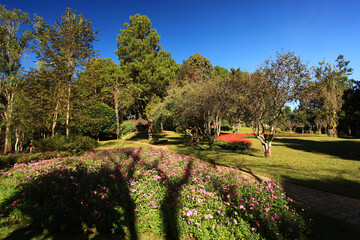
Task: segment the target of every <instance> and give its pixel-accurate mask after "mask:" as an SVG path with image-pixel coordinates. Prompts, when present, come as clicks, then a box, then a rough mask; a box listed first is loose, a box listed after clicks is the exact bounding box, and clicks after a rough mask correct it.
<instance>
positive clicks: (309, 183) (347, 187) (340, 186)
mask: <svg viewBox="0 0 360 240" xmlns="http://www.w3.org/2000/svg"><path fill="white" fill-rule="evenodd" d="M282 182H285V183H286V182H291V183H293V184H297V185H300V186H306V187H309V188H314V189H318V190H321V191H325V192H330V193H335V194H339V195H342V196H346V197H350V198H355V199H359V200H360V191H357V190H356V189H360V183H358V182H354V181H350V180H347V179H344V178H340V177H336V178H324V179H321V180H315V179H313V180H309V179H308V180H303V179H295V178H291V177H288V176H283V177H282ZM284 189H285V190H287V189H286V184H284ZM290 197H291V196H290Z"/></svg>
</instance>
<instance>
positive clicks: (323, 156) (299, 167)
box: [169, 137, 360, 199]
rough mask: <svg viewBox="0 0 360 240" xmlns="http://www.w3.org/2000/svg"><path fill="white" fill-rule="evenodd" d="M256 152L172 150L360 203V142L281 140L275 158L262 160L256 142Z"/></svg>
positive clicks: (324, 139)
mask: <svg viewBox="0 0 360 240" xmlns="http://www.w3.org/2000/svg"><path fill="white" fill-rule="evenodd" d="M251 140H252V141H253V143H254V149H253V151H250V152H248V153H245V154H244V153H236V152H230V151H226V150H222V149H220V148H215V150H214V151H209V150H207V149H206V148H205V150H203V149H204V147H203V148H202V149H201V148H195V147H190V146H175V145H174V146H169V149H171V150H172V151H175V152H177V153H180V154H185V155H191V156H194V157H197V158H200V159H203V160H206V161H209V162H212V163H214V164H219V165H224V166H231V167H235V168H238V169H240V170H242V171H245V172H247V173H250V174H253V175H261V176H266V177H271V178H277V179H279V180H280V181H288V182H292V183H296V184H300V185H304V186H308V187H312V188H316V189H320V190H324V191H328V192H333V193H337V194H340V195H344V196H348V197H353V198H357V199H360V191H356V189H360V177H359V176H360V140H359V139H356V140H355V139H351V140H350V139H335V138H329V137H306V138H298V137H296V138H295V137H294V138H278V139H275V140H274V142H273V147H272V157H270V158H265V157H263V152H262V150H261V144H260V142H259V140H257V139H251Z"/></svg>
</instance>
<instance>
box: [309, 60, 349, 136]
mask: <svg viewBox="0 0 360 240" xmlns="http://www.w3.org/2000/svg"><path fill="white" fill-rule="evenodd" d="M336 63H337V64H336V65H335V66H334V65H332V64H330V63H325V61H323V62H320V63H319V64H320V66H319V67H317V68H316V70H315V77H316V80H317V82H316V86H317V88H316V100H317V101H318V102H319V103H320V104H321V111H322V112H323V113H324V115H325V117H326V125H327V129H328V134H329V135H330V136H331V137H336V136H337V125H338V121H339V115H340V112H341V106H342V104H343V95H344V91H345V90H347V89H349V88H350V87H351V83H352V82H351V81H350V80H349V78H348V76H349V75H351V74H352V71H353V70H352V69H351V68H349V67H348V65H349V63H350V61H345V60H344V56H343V55H339V57H338V58H337V59H336Z"/></svg>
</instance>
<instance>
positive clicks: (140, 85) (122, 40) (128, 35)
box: [115, 14, 177, 139]
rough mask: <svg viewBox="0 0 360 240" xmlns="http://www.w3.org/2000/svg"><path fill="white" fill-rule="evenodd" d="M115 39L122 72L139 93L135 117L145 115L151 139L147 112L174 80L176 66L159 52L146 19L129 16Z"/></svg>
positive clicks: (159, 47) (166, 54)
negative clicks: (127, 21)
mask: <svg viewBox="0 0 360 240" xmlns="http://www.w3.org/2000/svg"><path fill="white" fill-rule="evenodd" d="M124 27H125V28H124V29H121V30H120V34H119V35H118V37H117V47H118V48H117V50H116V51H115V53H116V54H117V56H118V58H119V61H120V67H121V69H122V71H124V72H126V73H127V74H128V76H129V78H130V80H131V85H132V86H134V87H135V88H136V89H138V90H139V91H140V94H139V96H138V97H137V98H136V101H135V105H134V109H135V111H136V115H138V116H139V115H146V116H147V119H148V121H149V127H148V133H149V139H151V138H152V134H151V131H152V121H151V119H150V115H149V113H150V110H151V108H152V107H153V106H154V103H156V102H157V101H159V99H162V98H163V97H164V96H165V94H166V87H167V86H168V85H169V83H170V82H172V81H173V80H174V79H175V76H176V71H177V65H176V63H175V61H174V59H173V58H172V57H171V55H170V53H168V52H166V51H165V50H162V47H161V45H160V44H159V42H160V36H159V35H158V33H157V31H156V30H155V29H154V28H152V26H151V22H150V19H149V18H148V17H147V16H141V15H139V14H136V15H135V16H130V19H129V23H125V24H124Z"/></svg>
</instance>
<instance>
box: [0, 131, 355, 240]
mask: <svg viewBox="0 0 360 240" xmlns="http://www.w3.org/2000/svg"><path fill="white" fill-rule="evenodd" d="M242 132H249V129H246V128H243V129H242ZM156 137H159V138H162V139H166V140H167V141H168V142H167V143H166V144H164V145H165V146H166V147H168V148H169V149H171V150H172V151H175V152H177V153H181V154H186V155H191V156H194V157H198V158H201V159H203V160H207V161H210V162H214V163H217V164H221V165H227V166H233V167H238V168H240V169H242V170H244V171H247V172H249V173H252V174H259V175H264V176H270V177H279V178H280V179H282V180H288V181H292V182H296V183H299V184H302V185H306V186H311V187H314V188H319V189H323V190H327V191H330V192H337V193H340V194H343V195H348V196H353V197H357V198H359V199H360V196H359V195H360V193H358V192H359V191H356V189H360V187H359V186H360V177H359V176H360V174H359V173H360V159H359V157H360V140H345V139H331V138H328V137H307V138H286V139H285V138H281V139H278V140H276V141H275V142H274V145H273V156H272V157H271V158H264V157H263V154H262V151H261V146H260V143H259V141H258V140H256V139H252V141H253V142H254V149H255V150H254V151H251V152H249V153H247V154H242V153H232V152H229V151H224V150H222V149H219V148H215V151H208V150H207V146H206V145H205V143H204V145H200V146H198V147H190V146H186V145H184V142H185V136H184V135H182V134H178V133H174V132H166V134H164V135H157V136H156ZM117 147H149V142H148V141H147V140H146V134H143V135H142V134H139V135H136V136H129V137H128V139H126V140H119V141H116V140H111V141H104V142H100V147H99V148H98V150H101V149H111V148H117ZM309 214H310V217H311V218H315V220H313V221H312V222H313V224H314V226H313V227H312V228H311V231H312V233H309V234H308V235H307V239H359V236H360V232H359V230H358V229H357V227H355V226H353V225H349V224H346V223H344V222H342V221H339V220H336V219H332V218H328V217H323V216H322V215H319V214H317V213H309ZM0 238H1V239H2V238H5V239H69V238H71V239H116V238H117V236H104V235H100V236H99V235H66V234H64V235H55V236H54V235H53V236H52V235H47V234H46V233H42V232H37V231H36V230H34V229H32V228H27V227H26V226H23V227H22V226H21V225H19V224H11V223H9V222H8V221H7V219H3V218H1V217H0ZM141 239H159V237H155V236H141Z"/></svg>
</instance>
